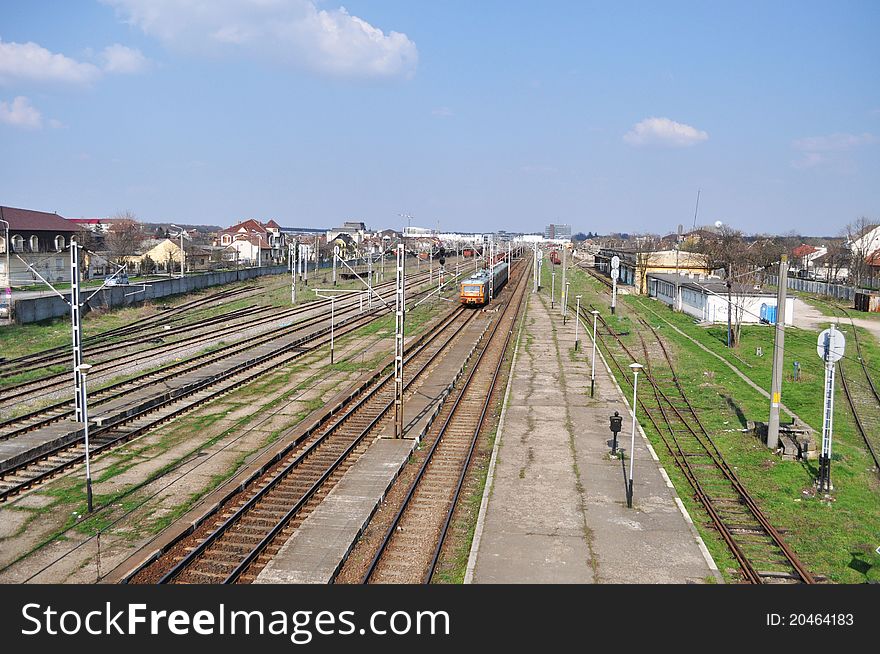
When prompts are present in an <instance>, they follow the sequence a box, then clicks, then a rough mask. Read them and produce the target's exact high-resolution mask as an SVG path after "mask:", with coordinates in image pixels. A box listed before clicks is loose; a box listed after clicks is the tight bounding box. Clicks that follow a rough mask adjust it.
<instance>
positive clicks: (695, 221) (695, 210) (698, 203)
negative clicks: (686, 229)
mask: <svg viewBox="0 0 880 654" xmlns="http://www.w3.org/2000/svg"><path fill="white" fill-rule="evenodd" d="M701 190H702V189H699V188H698V189H697V206H696V207H695V208H694V229H696V228H697V212H698V211H699V210H700V191H701Z"/></svg>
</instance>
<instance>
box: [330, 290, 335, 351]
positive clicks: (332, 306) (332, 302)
mask: <svg viewBox="0 0 880 654" xmlns="http://www.w3.org/2000/svg"><path fill="white" fill-rule="evenodd" d="M335 318H336V298H332V297H331V298H330V365H331V366H332V365H333V352H334V348H333V321H334V319H335Z"/></svg>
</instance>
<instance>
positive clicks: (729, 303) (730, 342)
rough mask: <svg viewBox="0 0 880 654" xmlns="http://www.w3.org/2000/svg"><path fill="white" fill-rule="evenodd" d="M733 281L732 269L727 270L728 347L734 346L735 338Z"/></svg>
mask: <svg viewBox="0 0 880 654" xmlns="http://www.w3.org/2000/svg"><path fill="white" fill-rule="evenodd" d="M731 286H732V282H731V280H730V269H728V272H727V347H733V338H732V335H733V334H732V331H731V329H730V327H731V316H732V314H733V302H732V301H731V298H730V290H731Z"/></svg>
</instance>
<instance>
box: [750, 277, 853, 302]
mask: <svg viewBox="0 0 880 654" xmlns="http://www.w3.org/2000/svg"><path fill="white" fill-rule="evenodd" d="M766 280H767V284H769V285H770V286H777V285H778V284H779V276H778V275H767V276H766ZM788 288H790V289H791V290H793V291H801V292H803V293H815V294H816V295H825V296H827V297H833V298H837V299H838V300H852V299H853V297H854V296H855V294H856V292H857V290H858V289H855V288H853V287H852V286H843V285H842V284H829V283H828V282H816V281H812V280H809V279H798V278H797V277H789V278H788Z"/></svg>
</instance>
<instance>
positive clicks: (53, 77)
mask: <svg viewBox="0 0 880 654" xmlns="http://www.w3.org/2000/svg"><path fill="white" fill-rule="evenodd" d="M100 76H101V70H100V69H99V68H98V67H97V66H95V65H94V64H89V63H83V62H79V61H76V60H75V59H71V58H70V57H65V56H64V55H63V54H56V53H53V52H49V51H48V50H47V49H46V48H44V47H42V46H40V45H37V44H36V43H32V42H28V43H14V42H3V41H0V81H6V80H9V81H19V80H26V81H36V82H65V83H70V84H89V83H91V82H94V81H95V80H96V79H98V78H99V77H100Z"/></svg>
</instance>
